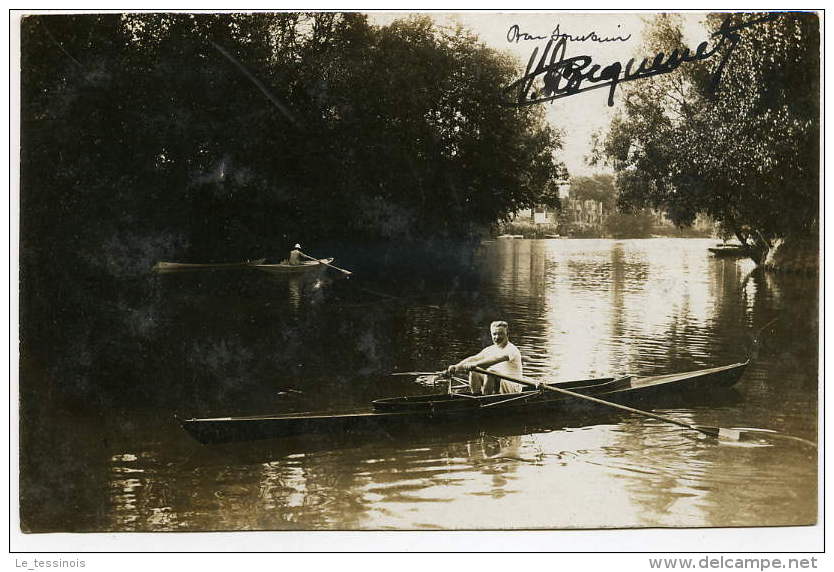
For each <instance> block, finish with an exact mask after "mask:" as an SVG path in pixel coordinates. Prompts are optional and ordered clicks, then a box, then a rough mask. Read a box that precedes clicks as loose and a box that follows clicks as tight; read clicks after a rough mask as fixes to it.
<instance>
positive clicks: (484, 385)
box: [446, 321, 524, 395]
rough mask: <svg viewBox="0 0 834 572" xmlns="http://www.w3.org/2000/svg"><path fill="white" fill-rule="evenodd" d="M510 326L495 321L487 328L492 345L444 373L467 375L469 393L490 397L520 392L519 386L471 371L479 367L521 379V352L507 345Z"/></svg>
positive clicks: (511, 344)
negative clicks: (464, 372) (465, 372)
mask: <svg viewBox="0 0 834 572" xmlns="http://www.w3.org/2000/svg"><path fill="white" fill-rule="evenodd" d="M509 329H510V326H509V325H508V324H507V322H503V321H497V322H492V323H491V324H490V325H489V333H490V335H491V336H492V342H493V343H492V345H491V346H488V347H485V348H484V349H483V350H481V351H480V352H479V353H477V354H475V355H474V356H469V357H468V358H464V359H462V360H461V361H459V362H458V363H456V364H455V365H450V366H449V367H448V368H447V369H446V373H447V374H450V375H451V374H453V373H458V372H461V371H468V372H469V385H470V386H471V387H472V393H475V394H483V395H490V394H492V393H520V392H521V390H522V386H521V384H518V383H513V382H511V381H507V380H505V379H501V378H498V377H496V376H494V375H486V376H485V375H484V374H482V373H478V372H475V371H471V370H472V368H473V367H479V368H482V369H486V370H488V371H494V372H495V373H498V374H502V375H509V376H511V377H516V378H521V377H524V371H523V368H522V365H521V352H520V351H518V348H517V347H516V346H515V345H514V344H513V343H511V342H510V339H509Z"/></svg>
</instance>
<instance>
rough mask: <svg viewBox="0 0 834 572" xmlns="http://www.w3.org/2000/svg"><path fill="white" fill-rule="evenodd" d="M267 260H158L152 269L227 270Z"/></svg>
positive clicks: (251, 265) (246, 266) (250, 265)
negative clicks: (192, 262)
mask: <svg viewBox="0 0 834 572" xmlns="http://www.w3.org/2000/svg"><path fill="white" fill-rule="evenodd" d="M264 262H266V258H258V259H257V260H247V261H246V262H224V263H207V264H191V263H188V262H157V263H156V264H154V266H153V268H152V270H153V271H154V272H178V271H183V270H184V271H187V270H226V269H234V268H251V267H253V266H257V265H258V264H263V263H264Z"/></svg>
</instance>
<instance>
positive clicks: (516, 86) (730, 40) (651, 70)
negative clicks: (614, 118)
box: [504, 14, 779, 107]
mask: <svg viewBox="0 0 834 572" xmlns="http://www.w3.org/2000/svg"><path fill="white" fill-rule="evenodd" d="M778 17H779V14H770V15H767V16H762V17H760V18H756V19H753V20H749V21H747V22H742V23H740V24H731V23H730V16H727V17H726V18H725V19H724V20H723V22H722V23H721V27H720V28H719V29H718V30H717V31H716V32H714V33H713V34H712V37H713V38H716V37H717V38H718V39H717V41H714V44H713V46H712V47H710V42H709V41H708V40H707V41H703V42H701V43H700V44H699V45H698V47H697V48H696V49H695V53H692V52H691V51H690V50H689V48H683V49H682V50H677V49H675V50H673V51H672V52H671V53H670V54H669V55H668V56H667V55H666V54H664V53H663V52H659V53H658V54H657V55H655V56H654V57H653V58H643V61H642V62H641V63H640V64H639V65H638V66H637V68H636V69H634V63H635V61H634V58H631V59H630V60H629V61H628V63H626V65H625V66H623V64H622V63H621V62H614V63H612V64H609V65H607V66H605V67H604V68H603V67H601V66H600V65H599V64H595V63H594V61H593V59H592V58H591V57H590V56H575V57H572V58H566V57H565V52H566V48H567V38H566V37H565V36H564V35H560V36H559V37H558V38H557V39H553V38H551V39H550V40H549V41H548V42H547V45H546V46H545V47H544V51H543V52H542V55H541V57H538V53H539V48H538V47H536V48H535V49H534V50H533V53H532V54H531V56H530V60H529V62H528V63H527V69H526V70H525V73H524V75H523V76H522V77H521V78H520V79H517V80H516V81H514V82H513V83H511V84H510V85H508V86H507V87H505V88H504V95H505V96H507V97H508V103H509V105H513V106H516V107H523V106H527V105H533V104H536V103H544V102H547V101H554V100H556V99H561V98H563V97H569V96H571V95H576V94H578V93H584V92H586V91H590V90H593V89H600V88H603V87H607V88H608V105H609V106H613V105H614V94H615V92H616V91H617V86H618V85H620V84H621V83H623V82H627V81H634V80H638V79H643V78H647V77H652V76H655V75H661V74H665V73H670V72H673V71H675V70H676V69H677V68H678V67H680V66H681V65H682V64H684V63H691V62H697V61H702V60H707V59H709V58H711V57H712V56H713V55H715V54H716V53H717V52H718V51H719V50H721V48H723V47H724V46H725V45H727V49H726V51H725V52H724V54H723V55H722V56H721V59H720V61H719V63H718V66H717V67H716V68H715V71H714V72H713V74H712V76H711V78H710V86H709V88H710V90H711V91H713V92H714V91H715V90H716V89H717V88H718V83H719V81H720V80H721V74H722V73H723V71H724V66H725V65H726V63H727V60H728V59H729V58H730V55H732V53H733V50H734V49H735V47H736V46H737V45H738V43H739V41H741V35H740V34H739V33H738V32H739V31H740V30H743V29H744V28H749V27H750V26H754V25H756V24H760V23H763V22H769V21H772V20H775V19H776V18H778ZM539 78H541V84H542V85H541V87H540V88H536V87H535V83H536V80H537V79H539Z"/></svg>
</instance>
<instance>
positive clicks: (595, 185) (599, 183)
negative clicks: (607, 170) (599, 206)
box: [570, 174, 617, 209]
mask: <svg viewBox="0 0 834 572" xmlns="http://www.w3.org/2000/svg"><path fill="white" fill-rule="evenodd" d="M570 198H572V199H578V200H581V201H584V200H587V199H591V200H594V201H599V202H601V203H603V204H604V205H605V207H606V208H607V209H610V208H612V207H613V206H614V203H615V202H616V201H617V189H616V187H615V186H614V176H613V175H606V174H597V175H592V176H590V177H571V179H570Z"/></svg>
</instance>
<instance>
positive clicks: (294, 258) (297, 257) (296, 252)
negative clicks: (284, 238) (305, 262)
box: [289, 244, 301, 264]
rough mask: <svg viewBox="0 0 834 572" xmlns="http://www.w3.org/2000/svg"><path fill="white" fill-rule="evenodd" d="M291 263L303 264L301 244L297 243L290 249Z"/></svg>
mask: <svg viewBox="0 0 834 572" xmlns="http://www.w3.org/2000/svg"><path fill="white" fill-rule="evenodd" d="M289 263H290V264H301V245H300V244H296V245H295V247H294V248H293V249H292V250H290V258H289Z"/></svg>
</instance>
